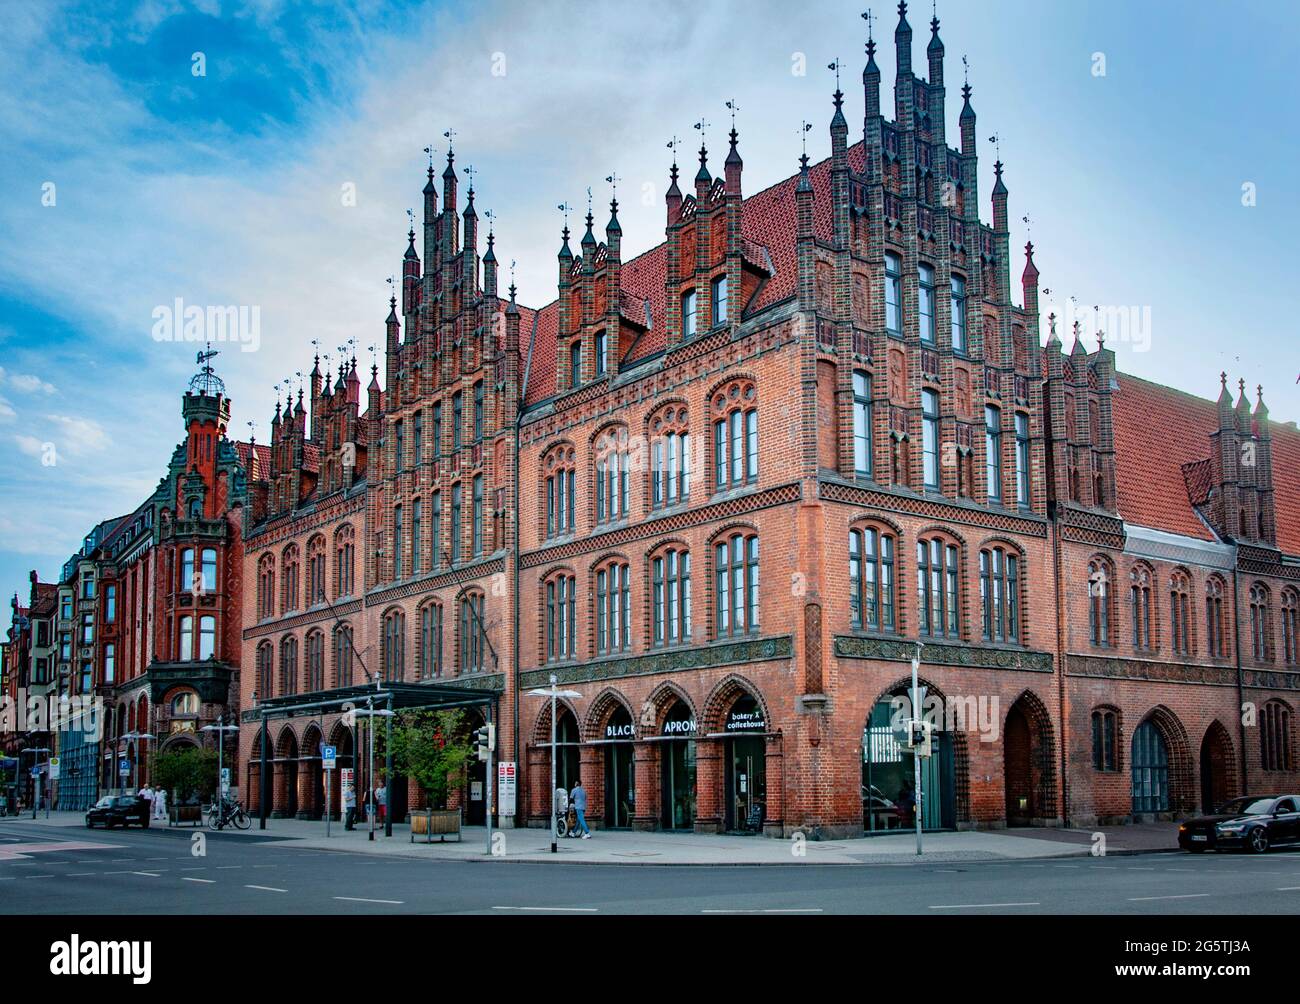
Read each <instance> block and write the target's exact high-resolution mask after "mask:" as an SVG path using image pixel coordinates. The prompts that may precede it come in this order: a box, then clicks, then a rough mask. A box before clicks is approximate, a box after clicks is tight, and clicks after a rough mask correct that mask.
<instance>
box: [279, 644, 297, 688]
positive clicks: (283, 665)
mask: <svg viewBox="0 0 1300 1004" xmlns="http://www.w3.org/2000/svg"><path fill="white" fill-rule="evenodd" d="M280 693H281V694H296V693H298V639H297V638H295V637H294V636H293V635H285V636H284V637H283V638H281V639H280Z"/></svg>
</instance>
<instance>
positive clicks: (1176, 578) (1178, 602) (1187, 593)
mask: <svg viewBox="0 0 1300 1004" xmlns="http://www.w3.org/2000/svg"><path fill="white" fill-rule="evenodd" d="M1169 639H1170V641H1171V642H1172V643H1173V646H1174V651H1175V652H1176V653H1178V654H1179V655H1191V654H1192V586H1191V580H1190V579H1188V577H1187V573H1186V572H1184V571H1182V570H1181V569H1175V571H1174V573H1173V575H1171V576H1170V577H1169Z"/></svg>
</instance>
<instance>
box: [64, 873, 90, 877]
mask: <svg viewBox="0 0 1300 1004" xmlns="http://www.w3.org/2000/svg"><path fill="white" fill-rule="evenodd" d="M94 874H95V873H94V872H68V874H67V875H65V876H64V878H81V877H82V876H83V875H94Z"/></svg>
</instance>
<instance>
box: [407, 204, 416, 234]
mask: <svg viewBox="0 0 1300 1004" xmlns="http://www.w3.org/2000/svg"><path fill="white" fill-rule="evenodd" d="M406 218H407V220H408V221H410V224H411V229H412V230H414V229H415V210H414V209H408V210H407V211H406Z"/></svg>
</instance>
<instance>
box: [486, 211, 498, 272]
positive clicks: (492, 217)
mask: <svg viewBox="0 0 1300 1004" xmlns="http://www.w3.org/2000/svg"><path fill="white" fill-rule="evenodd" d="M484 215H485V216H486V217H487V221H488V236H487V245H488V246H487V253H486V254H484V255H483V261H484V263H485V264H486V263H488V262H492V263H494V264H495V263H496V260H497V256H496V252H495V251H493V250H492V248H493V246H494V245H495V244H496V242H497V238H496V234H494V233H493V232H492V230H493V227H494V226H495V224H496V219H497V217H496V213H494V212H492V210H490V209H489V210H488V211H487V212H486V213H484Z"/></svg>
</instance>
